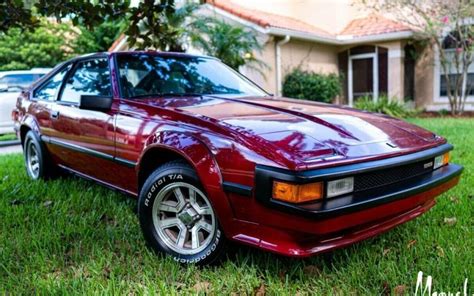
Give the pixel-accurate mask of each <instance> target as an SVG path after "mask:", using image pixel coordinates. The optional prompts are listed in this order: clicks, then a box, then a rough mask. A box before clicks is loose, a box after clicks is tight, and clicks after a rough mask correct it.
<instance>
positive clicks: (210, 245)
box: [138, 161, 225, 265]
mask: <svg viewBox="0 0 474 296" xmlns="http://www.w3.org/2000/svg"><path fill="white" fill-rule="evenodd" d="M138 214H139V218H140V225H141V228H142V231H143V233H144V236H145V239H146V240H147V242H148V243H149V244H150V245H151V247H152V248H153V249H154V250H155V251H158V252H162V253H166V254H168V255H171V256H172V257H173V258H174V259H175V260H176V261H178V262H181V263H187V264H199V265H205V264H211V263H213V262H215V261H216V260H217V259H219V258H220V256H221V254H222V253H223V249H224V244H225V238H224V236H223V234H222V231H221V228H220V226H219V221H218V219H217V216H216V213H215V211H214V209H213V208H212V204H211V202H210V200H209V198H208V197H207V195H206V194H205V192H204V190H203V189H202V187H201V184H200V183H199V180H198V179H197V177H196V172H195V171H194V170H193V169H192V168H191V167H190V166H189V165H187V164H186V163H184V162H181V161H178V162H170V163H167V164H165V165H163V166H161V167H160V168H158V169H157V170H156V171H155V172H154V173H153V174H151V176H150V177H149V178H148V179H147V181H146V182H145V184H144V186H143V189H142V191H141V193H140V198H139V203H138Z"/></svg>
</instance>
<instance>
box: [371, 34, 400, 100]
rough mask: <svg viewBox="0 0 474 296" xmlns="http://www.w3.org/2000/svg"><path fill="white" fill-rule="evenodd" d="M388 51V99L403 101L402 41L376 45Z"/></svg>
mask: <svg viewBox="0 0 474 296" xmlns="http://www.w3.org/2000/svg"><path fill="white" fill-rule="evenodd" d="M376 45H377V46H382V47H385V48H387V49H388V97H389V98H391V99H392V98H396V99H398V100H400V101H403V99H404V82H405V79H404V78H405V64H404V59H405V52H404V47H405V42H404V41H403V40H397V41H391V42H384V43H377V44H376Z"/></svg>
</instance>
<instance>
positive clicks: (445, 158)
mask: <svg viewBox="0 0 474 296" xmlns="http://www.w3.org/2000/svg"><path fill="white" fill-rule="evenodd" d="M448 163H449V152H446V153H445V154H443V155H440V156H437V157H435V159H434V165H433V169H435V170H436V169H438V168H440V167H442V166H445V165H447V164H448Z"/></svg>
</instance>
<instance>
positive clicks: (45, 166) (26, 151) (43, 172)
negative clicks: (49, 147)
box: [23, 131, 56, 180]
mask: <svg viewBox="0 0 474 296" xmlns="http://www.w3.org/2000/svg"><path fill="white" fill-rule="evenodd" d="M32 149H34V151H35V153H36V161H35V164H37V170H33V169H32V164H31V161H32V158H33V157H32V153H33V152H32ZM23 155H24V157H25V164H26V172H27V173H28V176H29V177H30V178H31V179H33V180H40V179H42V180H47V179H50V178H52V177H54V176H55V175H56V167H55V165H54V164H52V163H51V161H50V158H49V155H48V153H47V151H46V149H45V147H44V145H43V143H42V142H41V140H40V139H39V138H38V136H37V135H36V134H35V133H34V132H33V131H29V132H28V133H27V134H26V136H25V140H24V145H23ZM35 167H36V166H35Z"/></svg>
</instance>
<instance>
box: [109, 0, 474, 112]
mask: <svg viewBox="0 0 474 296" xmlns="http://www.w3.org/2000/svg"><path fill="white" fill-rule="evenodd" d="M199 13H202V14H204V15H212V16H215V17H218V18H222V19H224V20H226V21H228V22H230V23H234V24H236V25H240V26H245V27H248V28H249V29H253V30H255V31H256V32H258V39H259V41H260V42H261V43H262V44H263V45H264V47H263V50H262V52H260V53H255V54H256V55H257V58H259V59H261V60H262V61H264V62H265V63H266V64H267V65H268V66H269V67H268V68H266V69H263V75H262V74H261V73H259V72H257V71H254V70H252V69H249V68H246V67H243V69H241V72H242V73H243V74H245V75H246V76H247V77H249V78H250V79H251V80H253V81H254V82H256V83H257V84H258V85H260V86H261V87H262V88H264V89H265V90H267V91H268V92H270V93H274V94H277V95H279V94H281V91H282V81H283V79H284V77H285V75H286V74H287V73H289V72H290V71H292V70H293V69H295V68H297V67H301V68H303V69H305V70H309V71H314V72H318V73H338V74H342V77H343V82H342V83H343V94H342V95H341V97H340V98H338V99H337V103H341V104H347V105H349V106H352V105H353V103H354V102H355V100H357V98H360V97H363V96H371V97H372V98H373V99H374V100H377V99H378V97H379V96H380V95H382V94H385V95H387V96H388V97H389V98H394V99H398V100H407V101H411V102H412V104H413V105H415V106H416V107H418V108H424V109H426V110H429V111H435V110H442V109H449V103H448V98H447V96H446V86H445V83H444V78H443V75H442V71H441V70H440V64H439V58H438V53H437V51H436V49H433V48H432V47H431V46H427V45H423V43H420V42H417V41H416V40H415V38H414V35H415V32H414V31H413V30H412V29H411V28H410V27H408V26H407V25H404V24H402V23H400V22H397V21H395V20H393V19H391V18H390V17H389V16H384V15H377V14H373V13H370V12H368V11H367V10H364V8H363V7H360V6H358V5H355V4H354V3H353V0H333V1H331V0H258V1H255V0H207V3H206V4H205V5H204V6H203V8H202V9H201V10H200V12H199ZM126 48H127V44H126V38H124V37H122V38H121V39H120V40H117V42H116V43H115V44H114V45H113V46H112V48H111V50H113V51H116V50H123V49H126ZM471 68H472V69H471V71H472V74H470V75H469V78H470V79H472V82H470V83H472V84H474V65H473V66H471ZM471 92H472V93H471V96H470V97H469V98H468V100H467V103H466V108H465V110H474V87H473V89H472V91H471Z"/></svg>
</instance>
